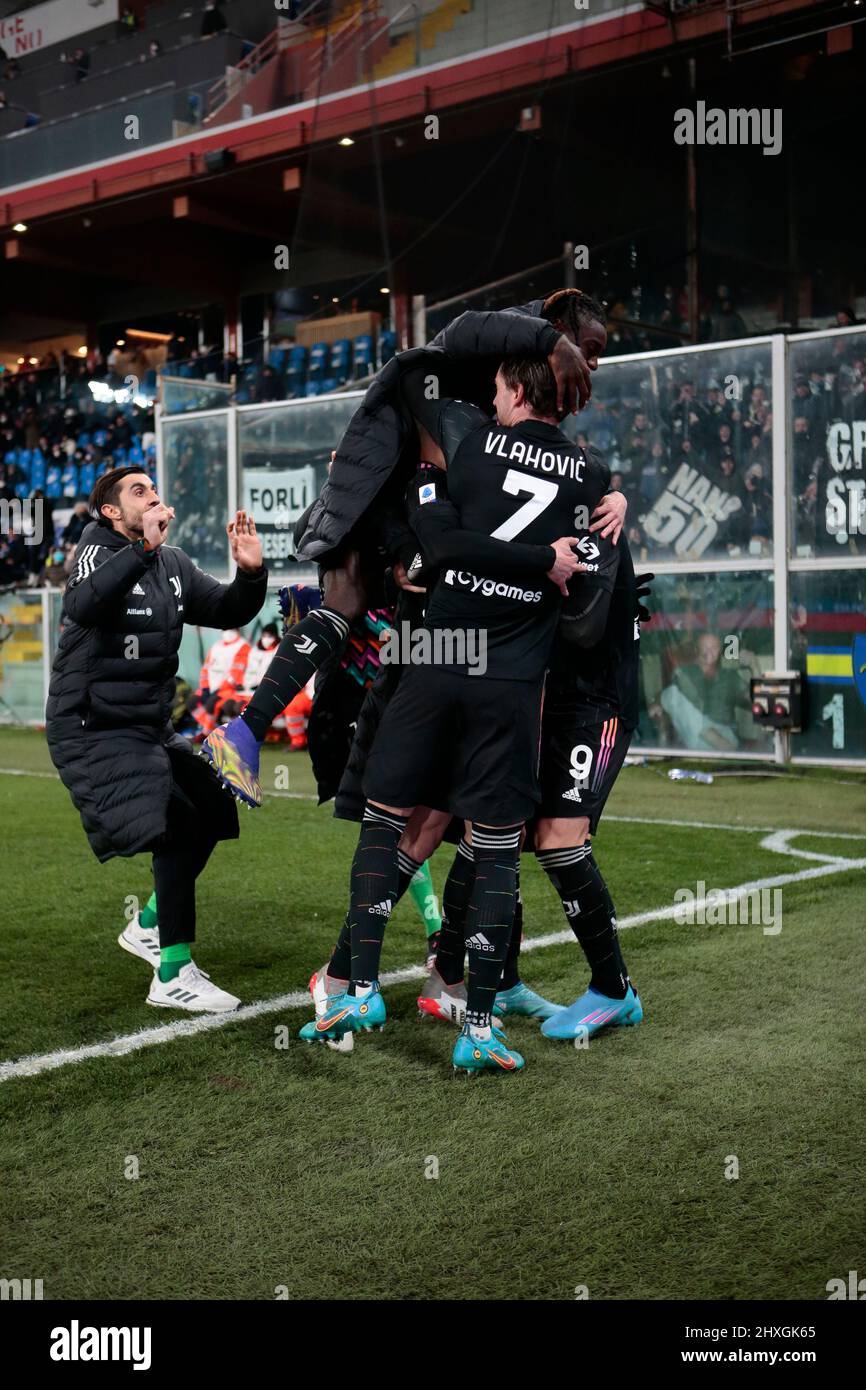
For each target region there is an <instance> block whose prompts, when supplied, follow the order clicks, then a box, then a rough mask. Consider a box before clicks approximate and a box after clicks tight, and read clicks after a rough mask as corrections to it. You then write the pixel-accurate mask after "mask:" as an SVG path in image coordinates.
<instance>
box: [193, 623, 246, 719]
mask: <svg viewBox="0 0 866 1390" xmlns="http://www.w3.org/2000/svg"><path fill="white" fill-rule="evenodd" d="M249 654H250V644H249V642H248V641H247V639H246V637H244V636H243V635H242V634H241V633H240V632H238V630H237V628H234V627H230V628H226V630H225V631H224V632H223V634H222V636H221V637H220V638H218V639H217V641H216V642H214V644H213V646H212V647H211V649H210V651H209V652H208V654H207V656H206V657H205V659H204V665H203V666H202V668H201V675H200V676H199V688H198V690H197V692H196V696H197V699H198V705H197V707H196V708H195V709H194V710H193V713H194V715H195V718H196V720H197V721H198V724H199V725H200V727H201V729H202V730H203V731H204V732H205V733H206V734H207V733H210V731H211V730H212V729H214V728H216V726H217V724H218V723H219V715H220V708H221V706H222V705H223V703H224V702H225V701H226V700H232V699H236V698H237V696H238V694H239V693H240V691H242V690H243V688H244V678H245V672H246V668H247V659H248V657H249Z"/></svg>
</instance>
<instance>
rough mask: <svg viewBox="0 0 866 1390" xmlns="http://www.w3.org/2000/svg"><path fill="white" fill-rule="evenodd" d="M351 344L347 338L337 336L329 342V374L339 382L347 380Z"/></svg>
mask: <svg viewBox="0 0 866 1390" xmlns="http://www.w3.org/2000/svg"><path fill="white" fill-rule="evenodd" d="M351 358H352V344H351V343H350V342H349V339H348V338H338V339H337V341H336V342H335V343H332V344H331V370H330V373H329V376H331V377H333V378H334V379H335V380H336V381H337V382H338V383H339V384H342V383H343V382H344V381H348V380H349V371H350V365H349V364H350V362H351Z"/></svg>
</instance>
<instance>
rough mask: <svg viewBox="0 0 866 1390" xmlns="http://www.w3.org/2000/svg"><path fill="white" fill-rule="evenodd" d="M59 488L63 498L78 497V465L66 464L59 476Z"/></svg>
mask: <svg viewBox="0 0 866 1390" xmlns="http://www.w3.org/2000/svg"><path fill="white" fill-rule="evenodd" d="M60 487H61V491H62V493H63V496H64V497H77V496H78V464H77V463H68V464H67V465H66V467H65V468H64V469H63V471H62V473H61V474H60Z"/></svg>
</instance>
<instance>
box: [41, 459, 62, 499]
mask: <svg viewBox="0 0 866 1390" xmlns="http://www.w3.org/2000/svg"><path fill="white" fill-rule="evenodd" d="M62 477H63V474H62V472H61V470H60V469H59V468H58V466H57V464H56V463H53V464H52V465H51V467H50V468H49V469H48V472H47V473H46V475H45V489H44V491H45V496H46V497H51V498H56V497H61V496H62V495H63V494H62Z"/></svg>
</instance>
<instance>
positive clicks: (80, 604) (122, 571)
mask: <svg viewBox="0 0 866 1390" xmlns="http://www.w3.org/2000/svg"><path fill="white" fill-rule="evenodd" d="M155 558H156V552H155V551H152V552H151V553H150V554H146V553H145V552H144V551H142V549H141V547H140V546H136V545H127V546H124V547H123V549H122V550H113V549H110V548H109V547H108V546H105V545H93V544H87V545H83V544H81V543H80V542H79V545H78V549H77V550H76V552H75V559H76V562H77V563H76V566H75V570H74V571H73V574H72V577H71V579H70V580H69V583H68V584H67V586H66V590H65V593H64V595H63V608H64V612H65V613H66V616H67V617H68V618H70V619H71V620H72V622H74V623H78V625H79V627H98V626H99V624H100V623H102V622H104V621H105V619H106V618H107V617H108V616H109V614H110V613H111V612H112V610H113V608H114V606H115V604H116V603H117V602H118V601H119V600H120V599H122V598H123V596H124V594H126V593H128V592H129V590H130V589H131V588H132V586H133V584H134V583H135V582H136V580H138V579H141V577H142V575H143V574H146V573H147V571H148V569H149V568H150V566H151V565H152V564H153V563H154V560H155Z"/></svg>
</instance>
